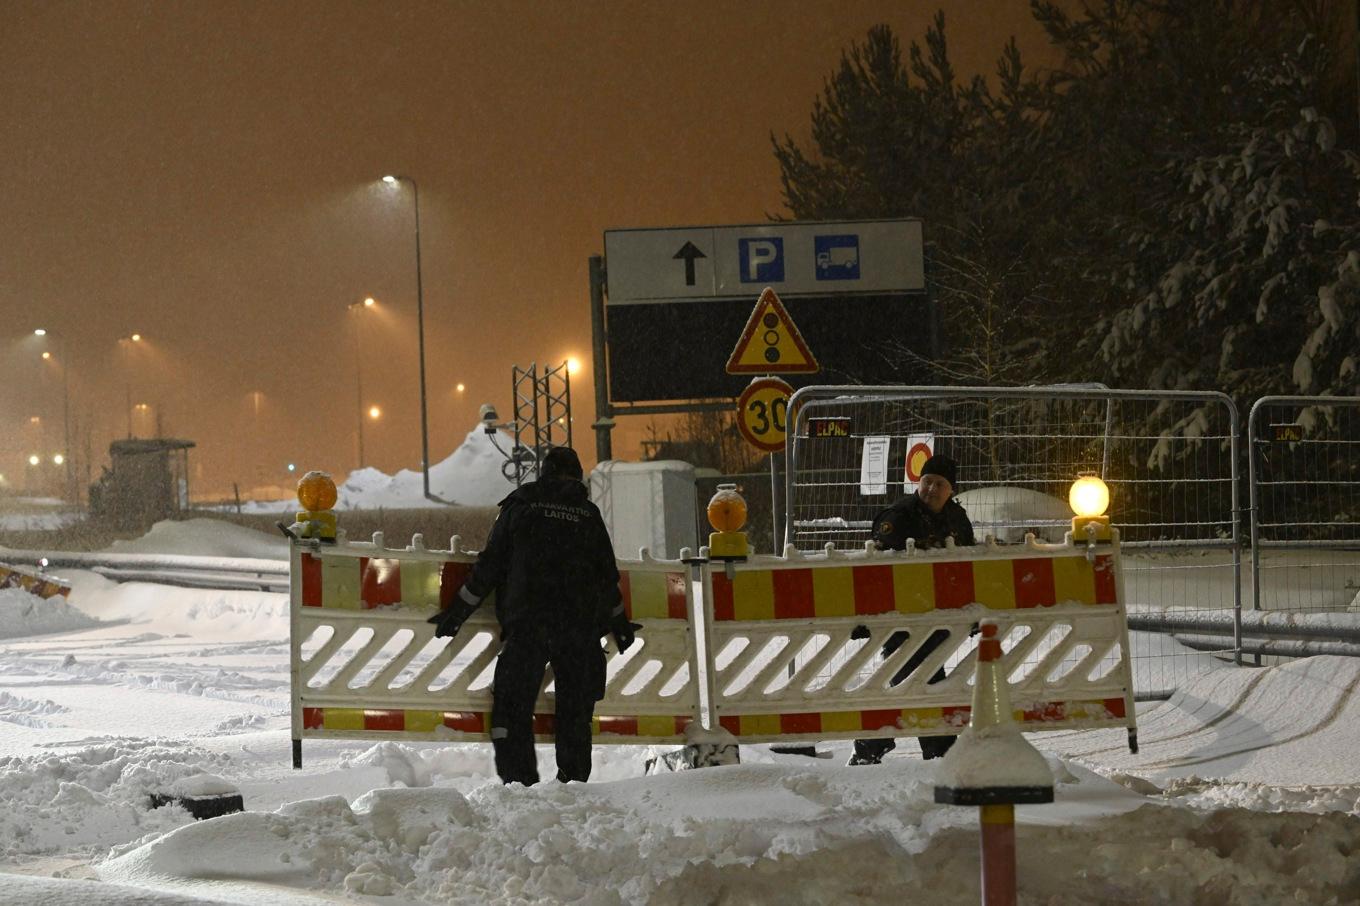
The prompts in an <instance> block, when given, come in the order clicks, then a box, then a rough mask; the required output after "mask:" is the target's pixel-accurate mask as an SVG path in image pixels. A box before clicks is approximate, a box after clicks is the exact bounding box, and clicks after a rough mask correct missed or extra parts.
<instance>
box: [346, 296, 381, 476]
mask: <svg viewBox="0 0 1360 906" xmlns="http://www.w3.org/2000/svg"><path fill="white" fill-rule="evenodd" d="M376 304H377V300H375V299H374V298H373V297H372V296H366V297H365V298H363V299H361V300H359V301H358V302H351V303H350V304H349V305H348V306H346V308H347V309H348V310H349V313H350V316H351V320H350V328H351V333H352V335H353V337H354V416H355V418H354V422H355V424H356V425H357V426H358V443H359V468H361V469H362V468H363V467H364V365H363V358H362V357H361V356H360V355H359V316H360V315H361V314H363V313H364V311H365V310H366V309H369V308H372V307H373V306H374V305H376Z"/></svg>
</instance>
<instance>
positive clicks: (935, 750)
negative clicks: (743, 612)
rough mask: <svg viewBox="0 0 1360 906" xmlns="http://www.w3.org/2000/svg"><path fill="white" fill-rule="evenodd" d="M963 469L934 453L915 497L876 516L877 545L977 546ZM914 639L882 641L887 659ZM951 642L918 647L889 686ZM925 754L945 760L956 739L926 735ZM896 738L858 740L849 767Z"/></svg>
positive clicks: (938, 674)
mask: <svg viewBox="0 0 1360 906" xmlns="http://www.w3.org/2000/svg"><path fill="white" fill-rule="evenodd" d="M957 475H958V468H957V466H955V464H954V460H952V459H950V458H949V457H948V456H941V455H935V456H932V457H930V458H929V459H927V460H926V463H925V465H924V466H922V467H921V482H920V484H919V485H917V488H916V493H914V494H910V495H908V496H906V497H903V498H902V499H901V500H899V501H897V502H896V503H894V504H893V505H892V506H890V507H888V508H887V509H886V510H883V511H882V512H881V513H879V514H878V515H877V516H875V517H874V528H873V532H874V543H875V544H877V545H878V546H879V547H880V548H886V549H888V550H895V551H900V550H903V549H905V548H906V546H907V541H908V540H910V541H912V542H913V543H914V544H915V546H916V547H918V548H923V549H924V548H932V547H944V546H945V544H946V543H947V542H948V541H950V540H952V541H953V542H954V543H955V544H958V545H963V544H974V543H975V541H974V539H973V523H972V520H970V519H969V518H968V513H967V512H966V511H965V510H964V509H963V507H962V506H961V505H960V504H959V502H958V501H957V500H955V499H954V486H955V484H956V483H957ZM868 637H869V630H868V627H865V626H856V627H855V630H854V631H853V632H852V633H851V634H850V638H852V639H867V638H868ZM908 638H910V635H909V633H907V632H905V631H902V632H894V633H893V634H892V635H890V636H888V638H887V641H885V642H884V643H883V656H884V657H887V656H889V655H891V654H892V653H893V652H894V651H896V650H897V649H899V648H901V647H902V646H903V645H904V644H905V643H906V641H907V639H908ZM948 638H949V633H948V632H947V631H946V630H944V629H937V630H935V631H934V632H932V633H931V634H930V636H929V637H928V638H927V639H926V641H925V644H923V645H922V646H921V647H920V648H919V649H917V650H916V651H915V652H913V653H912V655H911V657H909V658H908V659H907V661H906V663H904V664H903V665H902V666H901V667H900V668H898V670H897V672H896V673H894V674H893V677H892V679H891V680H889V681H888V683H889V685H891V686H896V685H897V684H899V683H901V682H902V681H903V680H905V679H906V678H907V677H908V676H910V675H911V674H912V672H913V671H914V670H915V669H916V668H917V667H919V666H921V664H922V663H923V662H924V661H925V659H926V658H927V657H929V656H930V655H931V653H932V652H934V651H935V649H937V648H939V647H940V646H941V645H943V644H944V643H945V641H946V640H947V639H948ZM944 676H945V674H944V668H943V667H942V668H940V669H939V670H936V671H935V673H934V675H933V676H931V678H930V679H929V680H928V682H929V683H938V682H939V681H940V680H942V679H944ZM920 742H921V754H922V756H923V757H924V758H928V759H929V758H942V757H944V754H945V753H946V752H948V751H949V748H950V746H952V745H953V744H954V737H953V736H922V737H921V738H920ZM896 745H897V744H896V743H895V742H894V741H893V740H892V739H857V740H855V754H854V755H852V756H851V757H850V764H852V765H856V764H858V765H864V764H878V763H879V762H880V761H882V760H883V756H884V755H887V754H888V753H889V752H891V751H892V750H893V749H894V748H896Z"/></svg>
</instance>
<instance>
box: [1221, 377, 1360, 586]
mask: <svg viewBox="0 0 1360 906" xmlns="http://www.w3.org/2000/svg"><path fill="white" fill-rule="evenodd" d="M1247 435H1248V437H1249V438H1250V451H1251V501H1252V520H1251V532H1252V550H1253V558H1252V606H1253V609H1256V610H1266V611H1300V612H1307V611H1318V612H1331V613H1335V612H1340V611H1351V612H1357V611H1360V398H1356V397H1298V396H1273V397H1270V396H1268V397H1263V398H1262V399H1260V400H1258V401H1257V403H1256V405H1254V406H1253V407H1252V409H1251V414H1250V416H1249V418H1248V419H1247Z"/></svg>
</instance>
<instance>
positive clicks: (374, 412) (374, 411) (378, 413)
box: [368, 406, 382, 421]
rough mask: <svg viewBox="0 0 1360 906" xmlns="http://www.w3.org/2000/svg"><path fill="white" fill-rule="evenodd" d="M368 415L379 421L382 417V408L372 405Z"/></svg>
mask: <svg viewBox="0 0 1360 906" xmlns="http://www.w3.org/2000/svg"><path fill="white" fill-rule="evenodd" d="M368 417H369V418H371V419H373V420H374V421H377V420H378V419H380V418H382V410H381V409H379V408H378V407H377V406H370V407H369V408H368Z"/></svg>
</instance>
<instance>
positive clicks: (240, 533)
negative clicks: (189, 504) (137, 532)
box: [108, 519, 288, 560]
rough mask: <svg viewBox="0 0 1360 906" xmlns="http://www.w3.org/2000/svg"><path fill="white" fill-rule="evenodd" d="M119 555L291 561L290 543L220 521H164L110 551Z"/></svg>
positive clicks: (115, 544)
mask: <svg viewBox="0 0 1360 906" xmlns="http://www.w3.org/2000/svg"><path fill="white" fill-rule="evenodd" d="M108 550H109V551H110V552H113V553H118V554H183V555H188V556H199V557H248V558H254V559H261V560H287V559H288V539H286V538H284V537H283V535H281V534H279V535H270V534H266V533H264V532H259V531H256V530H255V529H252V528H245V527H244V526H240V525H232V524H231V523H230V522H223V521H221V520H220V519H185V520H183V521H175V520H169V519H167V520H164V521H162V522H157V523H156V524H155V525H153V526H151V530H150V531H148V532H147V533H146V534H145V535H143V536H142V537H140V538H135V539H133V540H131V541H115V542H113V544H111V545H110V546H109V548H108Z"/></svg>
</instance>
